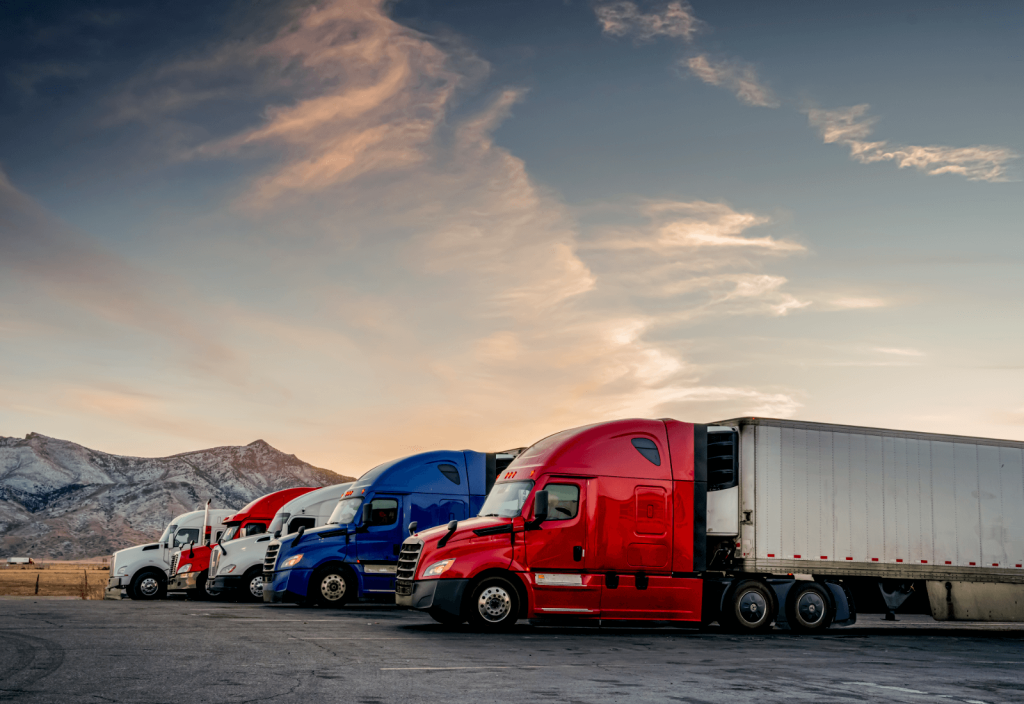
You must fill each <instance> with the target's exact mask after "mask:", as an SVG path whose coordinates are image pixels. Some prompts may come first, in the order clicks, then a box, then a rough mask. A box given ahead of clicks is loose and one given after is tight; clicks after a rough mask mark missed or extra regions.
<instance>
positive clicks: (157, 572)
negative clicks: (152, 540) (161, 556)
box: [128, 566, 167, 584]
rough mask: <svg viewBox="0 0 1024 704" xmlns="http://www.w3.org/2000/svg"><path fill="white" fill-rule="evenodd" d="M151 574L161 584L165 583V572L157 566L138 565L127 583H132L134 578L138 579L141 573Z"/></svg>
mask: <svg viewBox="0 0 1024 704" xmlns="http://www.w3.org/2000/svg"><path fill="white" fill-rule="evenodd" d="M147 574H151V575H153V576H154V577H156V579H157V581H158V582H160V583H161V584H167V573H166V572H164V571H163V570H162V569H159V568H157V567H151V566H147V567H140V568H139V569H137V570H136V571H135V574H133V575H132V578H131V579H129V580H128V582H129V583H133V582H134V581H135V580H136V579H140V578H141V577H142V576H143V575H147Z"/></svg>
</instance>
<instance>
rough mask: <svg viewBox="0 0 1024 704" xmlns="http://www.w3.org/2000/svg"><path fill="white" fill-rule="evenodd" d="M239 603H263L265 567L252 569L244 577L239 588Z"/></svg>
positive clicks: (259, 566) (258, 566)
mask: <svg viewBox="0 0 1024 704" xmlns="http://www.w3.org/2000/svg"><path fill="white" fill-rule="evenodd" d="M238 599H239V601H263V565H257V566H256V567H252V568H250V569H249V571H248V572H246V573H245V575H244V576H243V577H242V586H240V587H239V588H238Z"/></svg>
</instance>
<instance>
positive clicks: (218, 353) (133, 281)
mask: <svg viewBox="0 0 1024 704" xmlns="http://www.w3.org/2000/svg"><path fill="white" fill-rule="evenodd" d="M0 273H2V274H3V278H4V279H6V281H8V282H11V281H12V280H18V281H20V282H21V285H19V286H18V287H17V288H16V290H15V291H12V293H11V295H13V296H17V297H18V299H19V300H20V301H21V304H20V306H19V307H20V308H21V309H23V310H24V309H26V308H27V307H28V306H29V304H32V303H38V301H35V300H33V299H32V296H33V295H35V294H39V293H42V294H44V295H45V296H46V297H47V298H49V299H51V300H53V301H55V302H57V303H58V304H59V306H60V307H61V308H62V309H63V310H64V311H67V312H73V313H74V314H76V317H77V316H78V315H81V314H83V313H84V314H86V315H88V316H90V317H92V318H93V319H98V320H104V321H108V322H112V323H115V324H117V325H120V326H124V327H127V328H129V329H134V330H142V331H145V332H147V333H150V334H152V335H156V336H158V337H160V338H163V339H169V340H171V341H173V342H174V343H175V344H176V345H178V346H179V347H180V348H183V349H184V350H186V351H187V352H188V354H189V356H190V359H191V362H190V363H191V364H194V365H198V366H202V367H206V368H219V369H220V371H221V372H224V371H225V369H227V368H228V367H230V366H231V365H235V364H237V362H238V360H237V358H235V357H234V356H233V354H232V353H231V352H230V351H229V350H228V349H227V347H225V346H224V345H223V344H222V343H221V342H220V341H218V340H217V338H216V337H215V336H214V335H212V334H211V332H210V330H208V329H207V328H205V326H203V325H200V324H197V323H196V322H194V321H193V320H191V319H190V318H189V317H188V316H187V315H183V314H181V313H180V312H179V310H178V308H177V306H175V305H173V304H169V303H168V302H167V301H166V299H165V298H164V296H170V297H174V298H177V299H178V301H179V303H180V302H184V301H189V300H190V297H189V296H188V295H186V294H184V293H183V292H182V291H180V290H175V287H174V284H173V283H172V282H170V281H168V280H167V279H166V278H164V277H162V276H160V275H158V274H155V273H154V272H150V271H143V270H142V269H140V268H139V267H137V266H136V265H133V264H131V263H130V262H128V261H127V260H125V259H123V258H122V257H120V256H118V255H117V254H115V253H113V252H110V251H108V250H107V249H105V248H104V247H102V246H100V245H99V244H97V243H95V242H93V241H92V240H91V239H90V238H89V237H87V236H85V235H84V234H82V233H80V232H77V231H75V230H74V229H72V228H70V227H69V226H67V225H66V224H64V223H63V222H61V221H60V220H58V219H57V218H55V217H53V216H52V215H50V214H49V213H47V212H46V211H45V210H44V209H43V208H42V207H41V206H40V205H39V204H38V203H36V202H35V201H34V200H33V199H32V198H30V197H29V196H27V195H26V194H24V193H22V192H21V191H20V190H18V189H17V188H16V187H15V186H14V185H13V184H12V183H11V182H10V180H9V179H8V178H7V176H6V174H4V173H3V172H2V171H0Z"/></svg>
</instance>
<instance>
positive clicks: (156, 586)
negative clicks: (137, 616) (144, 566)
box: [126, 570, 167, 601]
mask: <svg viewBox="0 0 1024 704" xmlns="http://www.w3.org/2000/svg"><path fill="white" fill-rule="evenodd" d="M126 591H127V592H128V596H129V597H130V598H132V599H135V600H137V601H154V600H156V599H163V598H164V597H165V596H167V578H166V577H165V576H164V573H163V572H159V571H157V570H140V571H139V572H138V573H137V574H136V575H135V576H134V577H132V581H131V584H129V585H128V589H127V590H126Z"/></svg>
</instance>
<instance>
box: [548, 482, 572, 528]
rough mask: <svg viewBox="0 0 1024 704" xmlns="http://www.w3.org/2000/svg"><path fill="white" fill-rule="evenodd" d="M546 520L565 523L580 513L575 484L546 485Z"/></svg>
mask: <svg viewBox="0 0 1024 704" xmlns="http://www.w3.org/2000/svg"><path fill="white" fill-rule="evenodd" d="M544 489H545V490H546V491H547V492H548V520H549V521H567V520H569V519H570V518H576V514H577V513H579V511H580V488H579V487H578V486H576V485H575V484H548V485H546V486H545V487H544Z"/></svg>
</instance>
